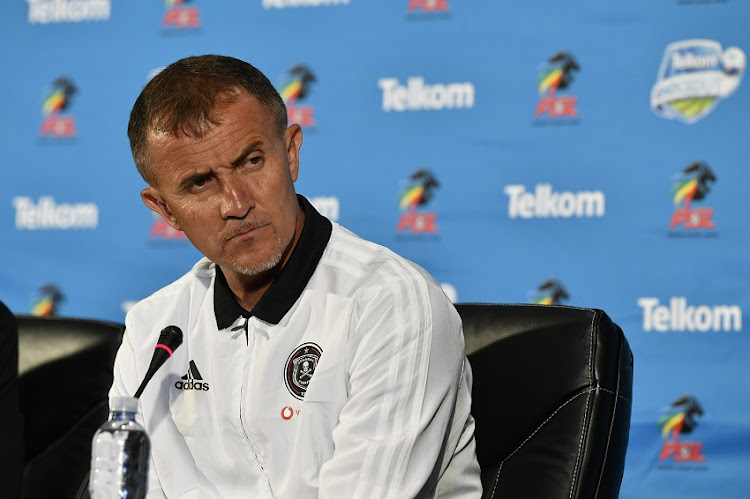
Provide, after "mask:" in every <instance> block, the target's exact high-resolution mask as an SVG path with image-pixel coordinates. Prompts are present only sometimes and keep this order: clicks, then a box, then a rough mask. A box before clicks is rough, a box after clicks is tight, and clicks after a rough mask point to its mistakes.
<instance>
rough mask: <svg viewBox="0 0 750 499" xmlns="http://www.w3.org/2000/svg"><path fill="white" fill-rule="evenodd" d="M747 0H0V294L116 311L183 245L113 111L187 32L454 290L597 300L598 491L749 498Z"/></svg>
mask: <svg viewBox="0 0 750 499" xmlns="http://www.w3.org/2000/svg"><path fill="white" fill-rule="evenodd" d="M748 19H750V3H748V2H745V1H741V0H657V1H654V0H649V1H644V0H630V1H628V2H625V1H620V2H600V1H581V2H576V3H575V4H574V5H571V4H570V2H553V1H542V0H539V1H534V2H504V1H491V0H482V1H473V2H465V1H459V0H385V1H373V0H370V1H365V0H243V1H238V0H235V1H230V0H215V1H208V0H193V1H187V0H185V1H179V0H168V1H166V2H159V1H149V2H113V1H111V0H8V1H6V2H3V4H2V6H1V7H0V47H1V48H0V54H1V55H2V61H3V75H4V78H3V79H2V83H0V89H2V94H3V95H5V96H6V97H5V104H4V105H3V114H4V116H5V118H4V119H2V120H0V140H2V147H0V165H2V168H3V173H4V182H2V183H0V206H1V207H2V209H0V236H1V237H2V244H0V260H2V262H3V264H2V266H0V299H2V300H3V301H4V302H6V303H7V304H8V306H9V307H10V308H11V309H12V310H13V311H14V312H16V313H29V312H32V311H33V312H34V313H40V314H44V313H57V314H60V315H67V316H78V317H94V318H103V319H109V320H115V321H123V319H124V314H125V311H126V310H127V308H128V306H130V304H132V302H134V301H137V300H139V299H141V298H144V297H145V296H148V295H149V294H150V293H152V292H153V291H155V290H156V289H158V288H160V287H161V286H163V285H165V284H167V283H169V282H171V281H172V280H174V279H175V278H177V277H178V276H180V275H181V274H182V273H184V272H185V271H186V270H187V269H188V268H189V266H190V265H191V264H192V263H193V262H194V261H195V260H197V258H198V257H199V255H198V254H197V252H196V251H195V250H194V249H193V248H192V247H191V246H190V244H189V243H188V242H187V240H186V239H185V238H184V236H183V235H182V234H181V233H176V232H174V231H172V230H171V229H169V228H168V227H167V226H166V225H165V224H163V223H161V222H160V221H159V220H158V219H156V218H155V217H154V216H153V215H152V213H151V212H150V211H149V210H148V209H147V208H146V207H145V206H144V205H143V204H142V203H141V201H140V198H139V191H140V190H141V189H142V188H143V187H144V183H143V181H142V180H141V178H140V177H139V176H138V174H137V172H136V170H135V167H134V165H133V163H132V160H131V157H130V151H129V147H128V143H127V139H126V135H125V129H126V125H127V118H128V114H129V111H130V107H131V105H132V103H133V101H134V100H135V98H136V96H137V95H138V93H139V92H140V90H141V88H142V87H143V85H144V84H145V83H146V82H147V81H148V79H149V78H150V77H151V76H153V74H155V73H156V72H158V71H159V69H160V68H161V67H163V66H164V65H166V64H168V63H170V62H173V61H174V60H176V59H178V58H180V57H184V56H187V55H194V54H202V53H221V54H226V55H232V56H235V57H239V58H241V59H244V60H247V61H249V62H251V63H253V64H254V65H256V66H257V67H258V68H260V69H261V70H262V71H263V72H265V73H266V74H267V75H268V76H269V78H270V79H271V80H272V81H273V82H274V84H275V85H277V87H278V88H279V90H280V92H281V93H282V94H283V96H284V98H285V99H286V101H287V104H288V106H289V108H290V119H292V120H293V121H296V122H298V123H300V124H301V125H302V126H303V129H304V144H303V148H302V163H301V169H300V179H299V181H298V182H297V188H298V191H299V192H301V193H302V194H305V195H306V196H308V197H309V198H310V199H311V200H312V201H313V202H314V203H315V204H316V206H318V208H319V209H320V210H321V211H322V212H323V213H324V214H325V215H327V216H329V217H330V218H332V219H334V220H337V221H338V222H340V223H341V224H342V225H344V226H346V227H348V228H350V229H351V230H353V231H355V232H356V233H358V234H359V235H361V236H363V237H365V238H368V239H372V240H374V241H376V242H379V243H381V244H384V245H386V246H388V247H390V248H392V249H394V250H395V251H396V252H398V253H400V254H402V255H404V256H405V257H407V258H409V259H411V260H413V261H415V262H417V263H419V264H420V265H422V266H423V267H425V268H426V269H427V270H428V271H430V272H431V273H432V274H433V275H434V276H435V277H436V279H438V281H440V282H441V283H443V286H444V288H445V290H446V292H447V293H448V294H449V295H450V296H451V297H452V298H453V299H454V301H462V302H469V301H479V302H532V301H533V302H540V303H562V304H569V305H578V306H586V307H598V308H603V309H604V310H606V311H607V312H608V313H609V315H610V316H611V317H612V318H613V319H614V320H615V321H616V322H617V323H618V324H620V325H621V326H622V328H623V329H624V331H625V333H626V335H627V337H628V339H629V341H630V344H631V347H632V349H633V351H634V354H635V359H636V365H635V386H634V393H635V400H634V405H633V420H632V429H631V443H630V447H629V449H628V458H627V465H626V472H625V477H624V481H623V486H622V494H621V497H629V498H643V497H648V498H662V497H663V498H670V497H675V498H676V497H705V498H715V497H731V498H735V497H736V498H740V497H750V477H749V475H748V474H747V470H748V469H750V423H749V422H748V421H750V418H748V413H749V412H750V386H749V385H750V383H749V381H748V380H750V363H748V362H746V360H745V358H746V356H747V355H748V354H749V353H750V339H749V338H748V336H747V332H746V330H745V328H744V327H743V322H744V321H743V319H744V310H746V309H747V308H748V306H750V293H749V292H748V284H749V282H750V267H749V266H748V262H749V260H750V257H749V256H748V248H750V245H749V244H748V243H749V242H750V240H749V239H750V224H749V223H748V220H749V219H750V212H749V209H748V203H747V201H746V199H747V198H746V197H745V196H746V195H747V186H748V185H750V168H749V166H750V165H749V162H750V140H748V137H749V134H748V132H750V123H749V122H748V118H747V116H748V111H750V90H748V88H747V87H748V85H747V83H746V82H744V81H743V77H744V72H745V57H746V53H747V51H748V50H750V31H748V29H747V21H748Z"/></svg>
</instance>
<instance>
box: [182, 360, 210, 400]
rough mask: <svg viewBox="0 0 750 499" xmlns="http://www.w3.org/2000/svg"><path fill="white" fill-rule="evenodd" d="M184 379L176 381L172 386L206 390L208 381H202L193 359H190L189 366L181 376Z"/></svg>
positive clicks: (183, 388)
mask: <svg viewBox="0 0 750 499" xmlns="http://www.w3.org/2000/svg"><path fill="white" fill-rule="evenodd" d="M182 379H184V380H185V381H178V382H176V383H175V384H174V387H175V388H177V389H178V390H203V391H204V392H207V391H208V383H206V382H205V381H203V376H201V373H200V371H198V367H197V366H196V365H195V362H194V361H192V360H191V361H190V368H189V369H188V372H187V374H186V375H185V376H183V377H182Z"/></svg>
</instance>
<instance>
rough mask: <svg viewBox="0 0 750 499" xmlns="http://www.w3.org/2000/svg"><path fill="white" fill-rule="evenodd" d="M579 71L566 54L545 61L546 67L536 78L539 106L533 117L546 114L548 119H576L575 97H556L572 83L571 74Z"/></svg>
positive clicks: (574, 61) (556, 55)
mask: <svg viewBox="0 0 750 499" xmlns="http://www.w3.org/2000/svg"><path fill="white" fill-rule="evenodd" d="M580 69H581V66H579V65H578V63H577V62H576V60H575V59H574V58H573V56H572V55H571V54H570V53H568V52H562V51H561V52H558V53H556V54H555V55H553V56H552V57H551V58H550V59H549V61H547V67H546V68H544V70H542V72H541V74H540V75H539V76H538V77H537V85H538V87H539V95H540V96H542V97H541V98H540V99H539V104H537V106H536V112H535V113H534V115H535V116H536V117H537V118H538V117H540V116H542V115H543V114H547V115H548V116H549V117H550V118H561V117H576V116H578V111H577V110H576V108H575V105H576V99H577V98H576V97H574V96H572V95H568V96H562V97H561V96H558V95H557V91H558V90H566V89H567V88H568V87H569V86H570V84H571V83H573V72H577V71H579V70H580Z"/></svg>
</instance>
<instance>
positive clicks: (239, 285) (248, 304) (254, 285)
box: [220, 209, 305, 311]
mask: <svg viewBox="0 0 750 499" xmlns="http://www.w3.org/2000/svg"><path fill="white" fill-rule="evenodd" d="M304 225H305V213H304V212H303V211H302V210H301V209H298V210H297V216H296V227H295V230H294V235H293V236H292V240H291V241H290V242H289V245H288V246H287V247H286V249H285V250H284V253H283V255H282V257H281V261H280V262H279V264H278V265H276V266H275V267H274V268H272V269H269V270H266V271H265V272H261V273H259V274H255V275H247V274H243V273H241V272H237V271H235V270H233V269H232V268H231V267H227V266H224V265H220V267H221V271H222V272H223V273H224V277H225V278H226V280H227V284H228V285H229V289H231V290H232V294H234V297H235V298H236V299H237V303H238V304H239V305H240V306H241V307H242V308H244V309H245V310H248V311H250V310H252V309H253V308H255V305H257V304H258V302H259V301H260V299H261V298H262V297H263V294H264V293H265V292H266V290H268V288H269V287H270V286H271V284H273V281H274V280H276V277H277V276H278V275H279V272H281V269H282V268H284V265H286V262H287V261H288V260H289V257H290V256H291V255H292V251H294V248H295V247H296V246H297V241H299V236H300V234H302V227H304Z"/></svg>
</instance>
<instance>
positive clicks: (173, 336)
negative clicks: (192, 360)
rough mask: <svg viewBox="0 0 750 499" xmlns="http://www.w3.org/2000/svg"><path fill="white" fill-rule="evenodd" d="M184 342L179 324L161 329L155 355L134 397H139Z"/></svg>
mask: <svg viewBox="0 0 750 499" xmlns="http://www.w3.org/2000/svg"><path fill="white" fill-rule="evenodd" d="M181 344H182V330H181V329H180V328H178V327H177V326H167V327H165V328H164V329H162V330H161V334H160V335H159V341H157V342H156V347H155V349H154V356H153V357H151V364H150V365H149V366H148V370H147V371H146V376H144V378H143V381H142V382H141V386H139V387H138V390H136V392H135V395H134V397H135V398H138V397H140V396H141V394H142V393H143V390H144V389H145V388H146V385H147V384H148V382H149V381H151V378H152V377H153V376H154V373H156V371H157V370H158V369H159V368H160V367H161V366H162V364H164V362H166V361H167V359H168V358H170V357H171V356H172V354H173V353H174V351H175V350H176V349H177V347H179V346H180V345H181Z"/></svg>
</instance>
